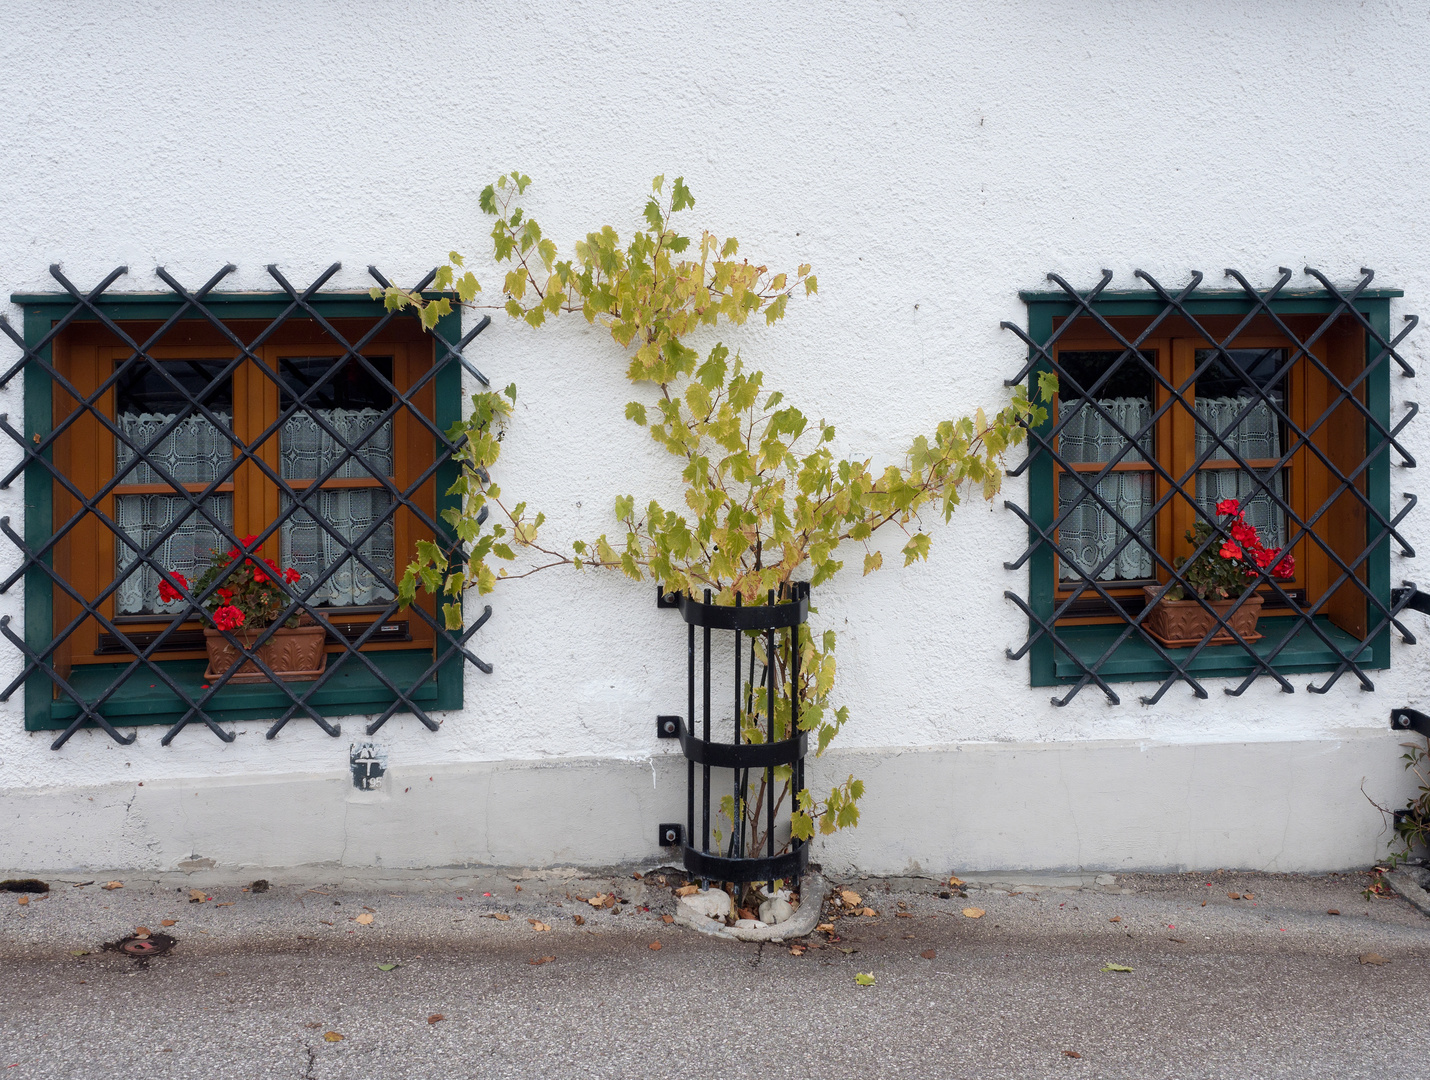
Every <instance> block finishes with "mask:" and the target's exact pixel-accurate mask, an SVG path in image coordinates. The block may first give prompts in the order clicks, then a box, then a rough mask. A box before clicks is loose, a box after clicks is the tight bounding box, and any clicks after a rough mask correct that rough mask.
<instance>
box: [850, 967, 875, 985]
mask: <svg viewBox="0 0 1430 1080" xmlns="http://www.w3.org/2000/svg"><path fill="white" fill-rule="evenodd" d="M854 981H855V982H856V983H858V984H859V985H860V986H873V985H874V976H873V974H872V973H870V972H865V971H860V972H858V973H857V974H855V976H854Z"/></svg>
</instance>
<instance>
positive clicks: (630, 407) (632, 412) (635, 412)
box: [626, 401, 645, 427]
mask: <svg viewBox="0 0 1430 1080" xmlns="http://www.w3.org/2000/svg"><path fill="white" fill-rule="evenodd" d="M626 419H627V420H634V421H635V422H636V423H637V424H639V425H640V426H641V427H645V406H644V405H642V404H641V403H640V402H639V401H628V402H626Z"/></svg>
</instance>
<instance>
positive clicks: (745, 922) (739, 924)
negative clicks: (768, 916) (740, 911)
mask: <svg viewBox="0 0 1430 1080" xmlns="http://www.w3.org/2000/svg"><path fill="white" fill-rule="evenodd" d="M769 925H770V924H769V923H767V922H762V921H761V920H759V919H736V920H735V929H736V930H763V929H765V927H767V926H769Z"/></svg>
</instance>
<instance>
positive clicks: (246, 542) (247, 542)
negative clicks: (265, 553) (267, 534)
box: [240, 533, 258, 548]
mask: <svg viewBox="0 0 1430 1080" xmlns="http://www.w3.org/2000/svg"><path fill="white" fill-rule="evenodd" d="M257 539H258V537H256V536H254V535H253V534H252V533H249V534H248V535H247V536H245V537H244V538H243V540H242V541H240V543H242V544H243V546H244V547H246V548H250V547H252V546H253V542H254V541H255V540H257Z"/></svg>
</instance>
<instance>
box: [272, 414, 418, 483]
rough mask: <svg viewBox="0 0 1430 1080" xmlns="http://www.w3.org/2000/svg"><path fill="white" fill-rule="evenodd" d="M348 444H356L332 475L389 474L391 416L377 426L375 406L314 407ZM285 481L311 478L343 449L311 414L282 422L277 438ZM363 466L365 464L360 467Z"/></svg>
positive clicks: (366, 475)
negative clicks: (350, 453) (345, 407)
mask: <svg viewBox="0 0 1430 1080" xmlns="http://www.w3.org/2000/svg"><path fill="white" fill-rule="evenodd" d="M314 412H316V413H318V414H319V415H321V416H322V417H323V419H324V420H326V421H327V422H328V423H329V424H330V425H331V426H332V427H333V429H334V430H336V431H337V432H338V434H340V435H341V436H342V437H343V438H344V439H345V440H347V442H348V444H349V445H351V446H356V447H358V452H357V455H356V456H355V457H350V458H348V459H347V460H346V461H344V462H343V463H342V464H341V465H339V466H338V469H337V471H336V472H335V473H333V476H334V477H343V478H349V477H358V478H362V479H366V478H367V477H369V476H384V477H385V476H391V475H392V419H391V418H388V419H387V420H386V421H384V422H383V423H382V424H381V425H379V424H378V423H377V418H378V417H379V416H381V415H382V413H381V412H379V411H378V410H377V409H315V410H314ZM279 446H280V448H281V449H280V451H279V452H280V454H281V456H282V458H283V478H284V479H285V480H311V479H313V478H314V477H316V476H318V475H319V474H320V473H322V472H323V471H324V470H325V469H327V468H328V466H330V465H331V464H332V463H333V462H334V461H336V460H337V459H338V458H339V457H341V456H342V455H343V454H344V453H345V451H344V450H343V448H342V447H341V446H339V445H338V444H337V443H336V442H335V441H334V440H333V437H332V436H331V435H329V434H328V433H327V432H326V431H324V430H323V429H322V428H321V427H319V426H318V422H317V420H315V419H314V418H313V416H312V414H311V413H297V414H295V415H293V416H290V417H289V418H288V419H287V420H286V421H284V423H283V434H282V436H281V437H280V442H279ZM364 466H366V467H364Z"/></svg>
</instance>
